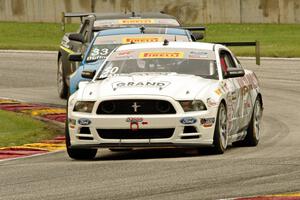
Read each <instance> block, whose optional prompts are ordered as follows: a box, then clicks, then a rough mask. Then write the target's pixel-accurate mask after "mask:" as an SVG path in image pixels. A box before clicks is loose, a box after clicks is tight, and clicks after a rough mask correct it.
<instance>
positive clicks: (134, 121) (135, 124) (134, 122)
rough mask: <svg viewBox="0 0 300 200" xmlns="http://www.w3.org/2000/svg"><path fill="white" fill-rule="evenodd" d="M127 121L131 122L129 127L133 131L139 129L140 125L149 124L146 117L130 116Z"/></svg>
mask: <svg viewBox="0 0 300 200" xmlns="http://www.w3.org/2000/svg"><path fill="white" fill-rule="evenodd" d="M126 122H128V123H129V124H130V125H129V128H130V129H131V130H132V131H138V130H139V128H140V125H147V124H148V122H146V121H144V119H143V118H141V117H128V118H127V119H126Z"/></svg>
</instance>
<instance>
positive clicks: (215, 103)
mask: <svg viewBox="0 0 300 200" xmlns="http://www.w3.org/2000/svg"><path fill="white" fill-rule="evenodd" d="M206 103H207V106H208V107H214V106H217V105H218V103H217V102H216V101H215V100H213V99H212V98H207V100H206Z"/></svg>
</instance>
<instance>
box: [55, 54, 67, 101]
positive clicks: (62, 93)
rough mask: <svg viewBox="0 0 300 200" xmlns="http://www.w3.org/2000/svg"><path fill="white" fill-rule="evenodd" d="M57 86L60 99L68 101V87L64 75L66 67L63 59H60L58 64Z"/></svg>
mask: <svg viewBox="0 0 300 200" xmlns="http://www.w3.org/2000/svg"><path fill="white" fill-rule="evenodd" d="M56 84H57V91H58V95H59V97H60V98H62V99H66V98H67V97H68V86H67V83H66V79H65V75H64V67H63V64H62V59H61V57H59V59H58V62H57V76H56Z"/></svg>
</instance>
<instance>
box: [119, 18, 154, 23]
mask: <svg viewBox="0 0 300 200" xmlns="http://www.w3.org/2000/svg"><path fill="white" fill-rule="evenodd" d="M154 23H155V21H154V19H120V20H119V24H154Z"/></svg>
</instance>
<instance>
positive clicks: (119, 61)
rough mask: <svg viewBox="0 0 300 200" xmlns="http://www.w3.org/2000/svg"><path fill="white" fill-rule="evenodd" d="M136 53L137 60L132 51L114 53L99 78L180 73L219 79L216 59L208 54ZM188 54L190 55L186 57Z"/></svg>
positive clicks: (182, 52) (181, 52)
mask: <svg viewBox="0 0 300 200" xmlns="http://www.w3.org/2000/svg"><path fill="white" fill-rule="evenodd" d="M128 52H129V53H128ZM120 53H121V54H120ZM136 53H137V55H138V56H137V57H138V58H135V56H134V53H132V52H130V51H127V53H126V52H118V53H114V54H113V55H112V56H111V57H110V58H109V60H108V61H107V62H106V63H105V64H104V66H103V68H102V70H101V72H100V73H99V74H98V77H97V78H98V79H103V78H106V77H109V76H115V75H120V74H135V73H146V74H147V73H178V74H191V75H197V76H201V77H204V78H211V79H218V73H217V67H216V62H215V59H213V58H212V57H211V56H208V52H203V51H198V52H195V51H192V52H191V51H189V52H187V51H172V52H171V51H169V52H151V51H149V52H136ZM187 53H188V55H186V54H187ZM130 54H132V56H130ZM125 58H126V59H125Z"/></svg>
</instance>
